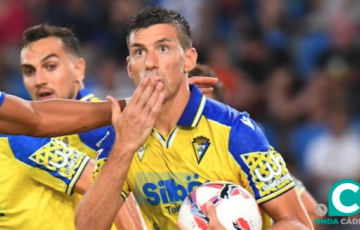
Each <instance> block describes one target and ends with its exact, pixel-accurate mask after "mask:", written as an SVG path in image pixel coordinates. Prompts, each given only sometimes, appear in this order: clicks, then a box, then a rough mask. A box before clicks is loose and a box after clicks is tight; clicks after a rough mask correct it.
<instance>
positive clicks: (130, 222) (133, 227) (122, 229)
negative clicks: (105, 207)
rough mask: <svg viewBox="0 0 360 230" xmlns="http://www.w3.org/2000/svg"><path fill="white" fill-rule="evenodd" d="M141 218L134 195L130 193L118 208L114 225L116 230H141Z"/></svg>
mask: <svg viewBox="0 0 360 230" xmlns="http://www.w3.org/2000/svg"><path fill="white" fill-rule="evenodd" d="M141 218H142V217H141V216H140V213H139V211H138V209H137V208H136V204H135V198H134V195H133V194H132V193H131V194H130V195H129V197H128V198H127V199H126V201H125V203H124V205H123V206H122V207H121V208H120V211H119V212H118V214H117V216H116V218H115V225H116V227H117V229H118V230H141V229H143V226H142V222H141Z"/></svg>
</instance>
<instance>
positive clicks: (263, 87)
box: [0, 0, 360, 229]
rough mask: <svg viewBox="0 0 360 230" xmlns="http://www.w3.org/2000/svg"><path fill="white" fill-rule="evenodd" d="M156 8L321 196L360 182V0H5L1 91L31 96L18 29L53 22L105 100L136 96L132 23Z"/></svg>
mask: <svg viewBox="0 0 360 230" xmlns="http://www.w3.org/2000/svg"><path fill="white" fill-rule="evenodd" d="M155 4H156V5H162V6H164V7H167V8H171V9H175V10H177V11H179V12H181V13H182V14H183V15H184V16H185V17H186V18H187V19H188V21H189V22H190V25H191V28H192V35H193V41H194V47H195V48H196V49H197V50H198V53H199V62H200V63H204V64H208V65H210V66H211V67H212V68H213V70H214V71H215V72H216V73H217V74H218V76H219V78H220V79H221V80H222V81H223V83H224V94H225V103H227V104H229V105H231V106H233V107H235V108H236V109H238V110H240V111H247V112H248V113H249V114H250V115H251V116H252V118H253V119H255V120H256V121H258V122H259V124H260V125H261V127H262V128H263V129H264V131H265V133H266V135H267V137H268V139H269V141H270V142H271V143H272V144H273V145H274V147H275V148H276V149H277V150H278V151H279V152H281V153H282V154H283V156H284V158H285V159H286V162H287V164H288V166H289V168H290V170H291V172H292V173H293V174H294V175H296V176H297V177H299V178H300V179H301V180H303V182H304V184H305V185H306V187H307V188H308V190H309V191H310V192H311V193H312V194H313V195H314V197H315V198H316V199H317V200H318V201H319V202H321V203H327V193H328V190H329V187H330V186H331V185H332V184H333V183H334V182H336V181H338V180H340V179H344V178H350V179H355V180H357V181H359V179H360V136H359V134H360V117H359V113H360V49H359V41H360V40H359V35H360V33H359V32H360V30H359V26H360V13H359V12H360V1H358V0H66V1H65V0H0V90H2V91H5V92H7V93H11V94H14V95H17V96H20V97H22V98H25V99H30V97H29V95H28V94H27V92H26V90H25V88H24V86H23V83H22V78H21V73H20V68H19V66H20V65H19V53H20V49H21V47H20V40H21V34H22V32H23V31H24V30H25V29H26V28H28V27H29V26H32V25H36V24H39V23H44V22H47V23H49V24H52V25H59V26H66V27H69V28H71V29H73V30H74V31H75V33H76V35H77V36H78V37H79V38H80V41H81V44H82V54H83V57H84V58H85V60H86V61H87V74H86V81H85V84H86V87H88V88H89V89H90V90H92V91H93V92H94V93H95V94H96V95H98V96H99V97H101V98H105V96H106V95H107V94H111V95H113V96H116V97H127V96H130V95H131V94H132V92H133V90H134V88H135V87H134V85H133V83H132V82H131V81H130V79H129V78H128V77H127V73H126V68H125V63H126V61H125V58H126V56H127V47H126V41H125V33H126V31H125V28H126V22H127V21H128V19H129V18H130V17H131V15H133V14H134V13H135V12H137V10H138V9H139V8H140V7H142V6H145V5H155ZM359 218H360V216H359ZM323 229H330V227H329V226H328V227H324V228H323ZM331 229H335V228H334V226H333V228H331ZM339 229H360V228H359V227H358V226H349V225H348V226H340V227H339Z"/></svg>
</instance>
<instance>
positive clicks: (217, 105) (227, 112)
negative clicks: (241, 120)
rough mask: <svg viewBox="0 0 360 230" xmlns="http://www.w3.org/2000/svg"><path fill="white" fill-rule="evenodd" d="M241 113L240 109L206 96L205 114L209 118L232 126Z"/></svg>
mask: <svg viewBox="0 0 360 230" xmlns="http://www.w3.org/2000/svg"><path fill="white" fill-rule="evenodd" d="M239 114H240V112H239V111H237V110H236V109H234V108H231V107H230V106H228V105H226V104H223V103H221V102H218V101H215V100H213V99H210V98H206V102H205V106H204V110H203V115H204V116H205V117H206V119H208V120H211V121H214V122H217V123H219V124H221V125H226V126H231V125H232V123H233V122H234V121H235V119H236V117H237V116H238V115H239Z"/></svg>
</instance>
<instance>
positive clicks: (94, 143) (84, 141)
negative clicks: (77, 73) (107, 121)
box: [60, 88, 109, 159]
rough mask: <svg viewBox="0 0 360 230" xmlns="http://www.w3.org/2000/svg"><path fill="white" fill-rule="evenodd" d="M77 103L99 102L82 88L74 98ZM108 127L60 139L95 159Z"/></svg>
mask: <svg viewBox="0 0 360 230" xmlns="http://www.w3.org/2000/svg"><path fill="white" fill-rule="evenodd" d="M76 100H79V101H91V102H100V101H101V100H100V99H99V98H97V97H95V96H94V94H92V93H90V92H89V91H88V90H87V89H86V88H83V89H82V90H81V91H79V93H78V94H77V96H76ZM108 129H109V127H102V128H99V129H94V130H91V131H88V132H83V133H79V134H73V135H67V136H62V137H60V139H61V140H62V141H63V142H65V143H66V144H69V146H71V147H72V148H75V149H77V150H78V151H80V152H82V153H85V154H86V155H88V156H89V157H91V158H92V159H95V158H96V152H97V150H98V149H99V147H100V144H101V140H102V138H103V137H104V136H105V135H106V133H107V131H108Z"/></svg>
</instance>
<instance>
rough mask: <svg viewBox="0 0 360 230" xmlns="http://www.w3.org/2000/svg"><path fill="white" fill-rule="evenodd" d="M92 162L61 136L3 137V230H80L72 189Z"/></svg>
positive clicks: (0, 151)
mask: <svg viewBox="0 0 360 230" xmlns="http://www.w3.org/2000/svg"><path fill="white" fill-rule="evenodd" d="M89 160H90V158H89V157H88V156H86V155H84V154H82V153H80V152H78V151H76V150H74V149H72V148H70V147H69V146H68V145H66V144H64V143H63V142H61V141H60V140H58V139H56V138H34V137H27V136H6V135H2V134H0V175H1V176H0V184H1V186H0V229H16V230H38V229H43V230H50V229H51V230H63V229H75V227H74V216H75V207H76V204H77V203H78V202H79V199H80V197H79V196H78V195H77V194H75V193H74V194H73V189H74V186H75V184H76V182H77V180H78V179H79V177H80V176H81V173H82V172H83V170H84V169H85V167H86V165H87V163H88V162H89Z"/></svg>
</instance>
